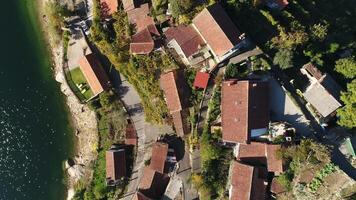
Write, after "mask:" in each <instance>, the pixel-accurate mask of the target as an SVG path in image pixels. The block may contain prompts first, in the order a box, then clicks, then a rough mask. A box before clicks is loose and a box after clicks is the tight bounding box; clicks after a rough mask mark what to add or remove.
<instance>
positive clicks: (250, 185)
mask: <svg viewBox="0 0 356 200" xmlns="http://www.w3.org/2000/svg"><path fill="white" fill-rule="evenodd" d="M231 173H232V174H231V186H232V190H231V196H230V199H232V200H264V195H265V192H266V190H265V185H264V180H263V179H261V178H259V177H258V170H257V169H256V168H255V167H253V166H249V165H246V164H242V163H240V162H236V161H235V162H234V163H233V165H232V171H231Z"/></svg>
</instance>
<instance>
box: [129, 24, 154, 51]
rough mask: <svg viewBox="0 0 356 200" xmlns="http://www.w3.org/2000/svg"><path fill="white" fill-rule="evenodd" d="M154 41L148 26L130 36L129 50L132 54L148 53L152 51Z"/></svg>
mask: <svg viewBox="0 0 356 200" xmlns="http://www.w3.org/2000/svg"><path fill="white" fill-rule="evenodd" d="M154 46H155V43H154V41H153V39H152V36H151V33H150V31H149V30H148V28H145V29H143V30H142V31H140V32H138V33H136V34H135V35H133V36H132V38H131V43H130V52H131V53H132V54H149V53H151V52H152V51H153V49H154Z"/></svg>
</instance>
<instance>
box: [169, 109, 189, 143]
mask: <svg viewBox="0 0 356 200" xmlns="http://www.w3.org/2000/svg"><path fill="white" fill-rule="evenodd" d="M172 118H173V124H174V128H175V131H176V133H177V135H179V136H184V135H186V134H188V133H189V131H190V129H189V122H188V121H187V119H188V118H189V111H188V110H187V109H185V110H181V111H177V112H173V113H172Z"/></svg>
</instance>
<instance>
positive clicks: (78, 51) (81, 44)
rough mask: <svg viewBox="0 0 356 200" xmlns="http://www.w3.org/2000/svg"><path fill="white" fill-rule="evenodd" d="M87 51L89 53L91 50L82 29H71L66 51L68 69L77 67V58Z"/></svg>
mask: <svg viewBox="0 0 356 200" xmlns="http://www.w3.org/2000/svg"><path fill="white" fill-rule="evenodd" d="M89 53H91V50H90V48H89V46H88V43H87V42H86V40H85V37H84V36H83V34H82V31H81V30H74V29H72V30H71V36H70V39H69V45H68V52H67V58H68V67H69V69H70V70H72V69H75V68H77V67H79V60H80V59H81V58H82V57H83V56H84V55H87V54H89Z"/></svg>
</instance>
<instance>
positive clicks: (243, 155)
mask: <svg viewBox="0 0 356 200" xmlns="http://www.w3.org/2000/svg"><path fill="white" fill-rule="evenodd" d="M279 149H280V146H279V145H272V144H264V143H258V142H252V143H251V144H240V145H239V147H238V153H237V159H238V160H241V161H244V162H247V163H250V164H255V165H261V164H262V165H265V166H267V169H268V171H269V172H274V173H275V174H277V175H278V174H280V173H282V172H283V162H282V159H279V158H278V157H277V151H278V150H279Z"/></svg>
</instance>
